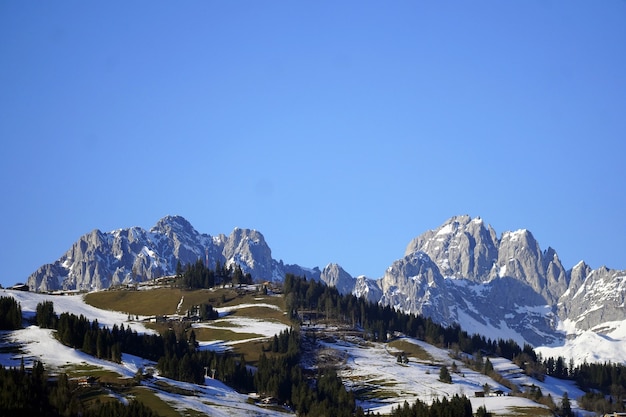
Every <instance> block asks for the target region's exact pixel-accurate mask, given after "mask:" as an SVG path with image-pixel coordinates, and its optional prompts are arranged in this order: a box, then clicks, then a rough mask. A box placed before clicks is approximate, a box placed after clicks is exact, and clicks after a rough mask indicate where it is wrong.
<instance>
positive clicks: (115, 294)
mask: <svg viewBox="0 0 626 417" xmlns="http://www.w3.org/2000/svg"><path fill="white" fill-rule="evenodd" d="M182 295H183V294H182V291H181V290H179V289H172V288H158V289H154V290H149V291H125V290H114V291H99V292H91V293H89V294H86V295H85V302H86V303H87V304H90V305H92V306H94V307H97V308H101V309H104V310H113V311H121V312H123V313H130V314H141V315H144V316H152V315H157V314H158V315H167V314H174V313H175V312H176V307H177V306H178V303H179V302H180V298H181V296H182Z"/></svg>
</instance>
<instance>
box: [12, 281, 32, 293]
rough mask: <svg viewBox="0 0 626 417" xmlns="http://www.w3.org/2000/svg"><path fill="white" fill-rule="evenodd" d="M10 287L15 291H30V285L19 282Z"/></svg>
mask: <svg viewBox="0 0 626 417" xmlns="http://www.w3.org/2000/svg"><path fill="white" fill-rule="evenodd" d="M9 289H10V290H14V291H28V285H26V284H23V283H21V282H18V283H17V284H15V285H14V286H12V287H11V288H9Z"/></svg>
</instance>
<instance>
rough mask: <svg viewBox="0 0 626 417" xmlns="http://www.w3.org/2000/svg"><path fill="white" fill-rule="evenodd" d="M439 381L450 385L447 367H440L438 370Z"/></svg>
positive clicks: (450, 378)
mask: <svg viewBox="0 0 626 417" xmlns="http://www.w3.org/2000/svg"><path fill="white" fill-rule="evenodd" d="M439 380H440V381H441V382H445V383H446V384H451V383H452V377H451V376H450V372H448V367H447V366H445V365H442V366H441V368H439Z"/></svg>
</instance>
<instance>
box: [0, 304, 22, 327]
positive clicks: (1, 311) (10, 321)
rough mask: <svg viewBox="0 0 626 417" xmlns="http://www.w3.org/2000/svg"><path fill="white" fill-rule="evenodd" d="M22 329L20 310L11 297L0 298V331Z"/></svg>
mask: <svg viewBox="0 0 626 417" xmlns="http://www.w3.org/2000/svg"><path fill="white" fill-rule="evenodd" d="M21 328H22V308H21V306H20V304H19V303H18V302H17V301H16V300H15V298H13V297H4V296H2V297H0V330H17V329H21Z"/></svg>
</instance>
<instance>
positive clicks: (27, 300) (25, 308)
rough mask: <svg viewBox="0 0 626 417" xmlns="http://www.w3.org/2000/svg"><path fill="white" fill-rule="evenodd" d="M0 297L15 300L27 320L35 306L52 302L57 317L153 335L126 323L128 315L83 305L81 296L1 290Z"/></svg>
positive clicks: (142, 328)
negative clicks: (71, 316)
mask: <svg viewBox="0 0 626 417" xmlns="http://www.w3.org/2000/svg"><path fill="white" fill-rule="evenodd" d="M0 296H5V297H6V296H10V297H13V298H15V299H16V300H17V301H18V302H19V303H20V305H21V307H22V314H23V315H24V316H25V317H27V318H32V317H34V316H35V311H36V310H37V304H39V303H41V302H44V301H52V303H53V304H54V312H55V313H56V314H57V315H58V314H61V313H73V314H75V315H77V316H80V315H81V314H82V315H83V316H85V317H86V318H87V319H89V320H91V321H93V320H95V319H97V320H98V323H99V324H100V325H101V326H107V327H109V328H111V327H113V325H114V324H117V325H118V326H119V325H120V324H122V323H124V326H125V327H129V326H130V328H131V329H133V330H135V331H137V332H138V333H150V334H153V333H154V331H152V330H150V329H148V328H146V327H145V326H144V325H143V324H141V323H137V322H135V321H132V322H128V321H127V319H128V314H126V313H122V312H118V311H110V310H102V309H99V308H96V307H93V306H91V305H89V304H87V303H85V300H84V296H83V295H82V294H77V295H49V294H39V293H33V292H25V291H11V290H1V291H0ZM139 318H140V319H143V318H145V317H143V316H139Z"/></svg>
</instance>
